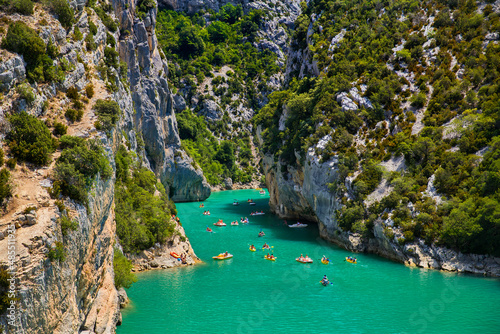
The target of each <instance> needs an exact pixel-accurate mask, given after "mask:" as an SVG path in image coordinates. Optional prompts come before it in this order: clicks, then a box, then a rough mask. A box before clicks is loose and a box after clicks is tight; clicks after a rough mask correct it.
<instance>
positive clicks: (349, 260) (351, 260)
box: [345, 257, 358, 263]
mask: <svg viewBox="0 0 500 334" xmlns="http://www.w3.org/2000/svg"><path fill="white" fill-rule="evenodd" d="M345 260H346V261H347V262H349V263H358V261H356V260H353V259H349V258H347V257H346V258H345Z"/></svg>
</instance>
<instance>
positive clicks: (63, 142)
mask: <svg viewBox="0 0 500 334" xmlns="http://www.w3.org/2000/svg"><path fill="white" fill-rule="evenodd" d="M84 144H85V139H83V138H80V137H75V136H62V137H61V138H60V139H59V148H62V149H65V148H73V147H75V146H82V145H84Z"/></svg>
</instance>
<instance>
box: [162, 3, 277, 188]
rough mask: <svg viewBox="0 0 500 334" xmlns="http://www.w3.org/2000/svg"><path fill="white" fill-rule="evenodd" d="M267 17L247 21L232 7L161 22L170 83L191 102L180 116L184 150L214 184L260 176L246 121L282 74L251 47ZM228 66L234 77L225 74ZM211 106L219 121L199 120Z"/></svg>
mask: <svg viewBox="0 0 500 334" xmlns="http://www.w3.org/2000/svg"><path fill="white" fill-rule="evenodd" d="M264 15H265V13H264V12H263V11H261V10H254V11H251V12H250V13H248V14H247V15H243V11H242V8H241V6H240V5H239V6H237V7H235V6H233V5H232V4H227V5H225V6H224V7H222V8H221V10H220V11H219V13H215V12H213V11H209V12H208V13H203V12H202V13H199V14H198V13H197V14H195V15H193V16H187V15H183V14H181V13H176V12H173V11H160V13H159V15H158V26H157V36H158V42H159V44H160V46H161V48H162V49H163V51H164V53H165V55H166V57H167V59H169V80H170V83H171V85H172V86H174V87H177V88H178V91H179V94H181V95H182V96H183V97H184V99H185V100H186V101H187V107H188V108H187V109H186V110H184V111H183V112H180V113H178V114H177V115H176V117H177V121H178V126H179V134H180V137H181V139H182V143H183V147H184V148H185V150H186V151H187V152H188V154H189V155H190V156H191V157H193V158H194V160H195V161H196V163H198V165H200V167H201V168H202V170H203V173H204V175H205V177H206V178H207V180H208V182H209V183H210V184H211V185H217V184H222V183H223V181H224V179H225V178H227V177H230V178H231V179H232V180H233V182H241V183H247V182H249V181H251V180H252V177H253V176H254V174H255V172H256V169H255V167H254V166H252V164H251V159H252V153H251V149H250V137H249V135H250V131H249V123H248V122H247V121H246V120H245V119H244V118H243V117H242V116H241V115H240V114H241V110H242V109H257V108H258V106H259V101H260V100H262V99H263V98H264V96H265V94H266V93H267V92H269V91H270V88H269V87H267V84H266V82H267V81H268V79H269V77H271V76H272V75H274V74H276V73H277V72H278V70H279V68H278V66H277V65H276V55H275V54H273V53H271V52H270V51H267V50H266V51H258V50H257V48H256V47H255V46H254V45H253V44H252V43H253V42H254V41H255V40H256V36H257V31H258V30H259V24H261V22H262V18H263V16H264ZM207 22H208V23H209V24H208V25H207ZM224 66H228V67H229V68H230V69H231V70H230V71H228V72H224V73H222V74H220V73H218V72H219V71H221V68H222V67H224ZM192 101H195V102H192ZM205 101H213V102H214V103H217V104H216V106H217V110H216V113H217V114H218V115H217V116H215V117H210V118H209V117H203V116H199V115H198V114H199V113H200V112H203V108H204V102H205ZM190 107H191V108H192V110H190V109H191V108H190Z"/></svg>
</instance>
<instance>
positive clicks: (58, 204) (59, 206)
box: [55, 200, 66, 212]
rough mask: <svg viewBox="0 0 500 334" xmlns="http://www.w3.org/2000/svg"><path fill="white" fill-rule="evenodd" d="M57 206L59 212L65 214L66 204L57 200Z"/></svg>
mask: <svg viewBox="0 0 500 334" xmlns="http://www.w3.org/2000/svg"><path fill="white" fill-rule="evenodd" d="M55 205H56V206H57V209H58V210H59V212H63V211H64V210H66V205H64V202H63V201H61V200H56V201H55Z"/></svg>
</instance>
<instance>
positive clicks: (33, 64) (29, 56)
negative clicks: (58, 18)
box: [2, 21, 64, 82]
mask: <svg viewBox="0 0 500 334" xmlns="http://www.w3.org/2000/svg"><path fill="white" fill-rule="evenodd" d="M2 47H3V48H5V49H7V50H9V51H12V52H16V53H19V54H21V55H22V56H23V58H24V61H26V63H27V67H26V70H27V76H28V78H29V80H30V81H37V82H50V81H63V80H64V73H62V72H61V69H60V68H59V67H55V66H53V65H52V63H53V62H52V59H51V58H50V57H49V55H51V54H52V52H50V53H48V52H47V46H46V45H45V44H44V42H43V40H42V39H41V38H40V37H39V36H38V34H37V33H36V31H35V30H33V29H31V28H30V27H28V26H27V25H26V24H25V23H24V22H21V21H16V22H14V23H12V24H11V25H10V26H9V30H8V32H7V35H6V36H5V38H4V39H3V40H2Z"/></svg>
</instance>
